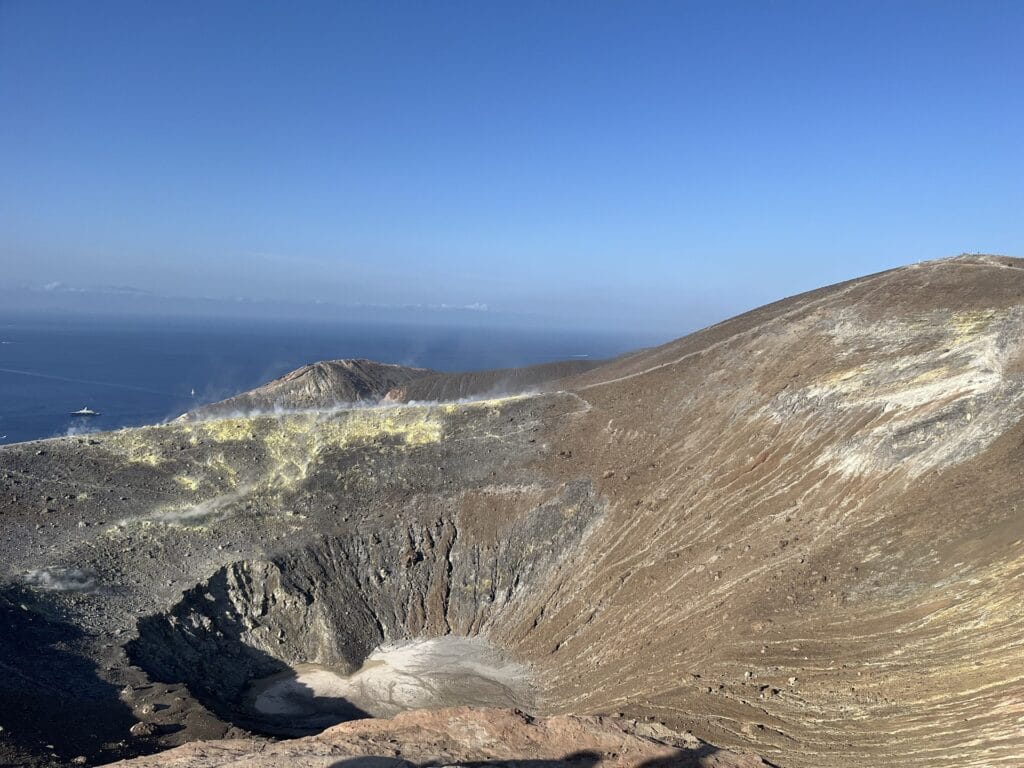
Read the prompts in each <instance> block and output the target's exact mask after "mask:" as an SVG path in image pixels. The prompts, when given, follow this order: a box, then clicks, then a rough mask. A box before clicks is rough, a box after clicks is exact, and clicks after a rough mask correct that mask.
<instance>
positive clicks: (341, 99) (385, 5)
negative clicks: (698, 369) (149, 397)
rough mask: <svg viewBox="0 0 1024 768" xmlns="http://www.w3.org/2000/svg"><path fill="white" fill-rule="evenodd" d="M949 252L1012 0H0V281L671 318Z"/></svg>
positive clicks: (1000, 214)
mask: <svg viewBox="0 0 1024 768" xmlns="http://www.w3.org/2000/svg"><path fill="white" fill-rule="evenodd" d="M964 251H984V252H998V253H1005V254H1009V255H1024V3H1021V2H984V1H982V2H978V1H972V2H959V3H957V2H943V1H942V0H927V1H926V2H912V1H910V0H887V1H886V2H865V1H863V0H860V1H858V2H849V3H842V2H769V1H767V0H766V1H764V2H750V3H738V2H710V1H709V2H683V1H682V0H679V1H678V2H668V3H659V2H643V1H630V2H625V1H623V2H599V1H598V0H585V1H582V2H529V1H526V0H516V1H515V2H507V3H500V2H478V1H476V0H474V1H472V2H445V1H438V2H408V3H405V2H378V1H376V0H374V1H372V2H371V1H367V2H341V1H333V0H332V2H322V3H316V2H301V3H295V2H255V1H253V0H247V1H246V2H227V1H218V0H201V1H198V0H197V1H194V2H183V1H182V0H174V2H160V3H158V2H139V1H137V0H133V1H131V2H105V1H104V0H90V1H89V2H71V1H68V2H50V1H49V0H0V267H2V269H0V288H6V289H8V290H10V289H18V290H19V291H23V290H24V287H31V288H35V289H39V288H41V287H42V286H45V285H49V286H50V288H51V291H53V290H57V291H58V292H59V291H60V290H66V291H69V290H77V289H83V288H89V289H91V288H96V287H102V286H127V287H131V288H133V289H140V290H143V291H152V292H154V293H156V294H160V295H166V296H191V297H212V298H215V299H220V298H224V299H229V298H235V297H245V298H248V299H275V300H281V301H286V302H293V303H296V302H297V303H300V304H301V303H304V302H317V301H319V302H328V303H332V302H335V303H342V304H348V303H371V304H381V305H390V304H429V305H441V304H446V305H456V306H462V305H486V306H487V308H488V311H489V312H491V313H495V312H499V313H505V312H507V313H514V314H522V315H532V316H538V315H540V316H550V317H551V318H552V322H582V323H592V324H594V325H595V326H624V327H626V326H628V327H635V328H644V329H656V330H658V331H664V332H666V333H667V334H668V335H672V334H674V333H682V332H685V331H688V330H691V329H692V328H694V327H695V326H699V325H703V324H706V323H707V322H711V321H714V320H717V319H720V318H722V317H724V316H727V315H730V314H733V313H735V312H738V311H741V310H743V309H746V308H749V307H752V306H755V305H758V304H761V303H764V302H767V301H770V300H773V299H776V298H779V297H782V296H785V295H789V294H793V293H796V292H799V291H801V290H805V289H809V288H813V287H816V286H818V285H821V284H825V283H829V282H835V281H837V280H840V279H844V278H847V277H853V276H856V275H859V274H863V273H867V272H872V271H877V270H879V269H884V268H887V267H891V266H896V265H899V264H904V263H908V262H912V261H918V260H921V259H928V258H937V257H941V256H947V255H953V254H956V253H960V252H964ZM56 283H59V284H60V285H59V286H56V285H54V284H56ZM100 296H101V298H100V301H101V302H102V301H103V299H102V294H101V295H100ZM467 314H469V313H467Z"/></svg>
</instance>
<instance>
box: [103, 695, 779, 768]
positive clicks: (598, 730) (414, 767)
mask: <svg viewBox="0 0 1024 768" xmlns="http://www.w3.org/2000/svg"><path fill="white" fill-rule="evenodd" d="M644 733H646V734H657V736H659V737H660V738H655V737H652V736H650V735H642V734H644ZM446 764H458V765H468V764H471V765H481V766H494V768H503V767H504V768H594V767H595V766H601V768H761V767H762V766H767V765H768V764H767V763H765V762H764V761H763V760H761V759H760V758H758V757H756V756H754V755H743V754H738V753H735V752H729V751H726V750H720V749H716V748H714V747H712V746H710V745H708V744H704V743H702V742H701V741H700V740H699V739H696V738H695V737H693V735H692V734H677V733H673V732H672V731H670V730H669V729H667V728H665V727H664V726H659V725H658V724H656V723H637V722H636V721H628V720H625V719H623V718H601V717H575V716H565V715H562V716H555V717H546V718H537V719H535V718H532V717H529V716H527V715H525V714H523V713H521V712H518V711H513V710H501V709H469V708H462V709H442V710H436V711H424V710H419V711H415V712H407V713H405V714H401V715H398V716H397V717H395V718H394V719H393V720H357V721H355V722H350V723H345V724H343V725H338V726H335V727H333V728H329V729H328V730H326V731H324V732H323V733H321V734H319V735H318V736H311V737H307V738H304V739H296V740H293V741H286V742H278V743H276V744H267V743H263V742H255V741H248V740H235V741H218V742H198V743H193V744H187V745H185V746H182V747H178V748H177V749H173V750H170V751H168V752H164V753H162V754H160V755H157V756H155V757H150V758H145V757H144V758H138V759H136V760H127V761H124V762H120V763H116V764H115V765H117V766H119V767H120V768H157V767H158V766H160V767H161V768H163V767H165V766H168V767H170V766H175V767H178V768H228V766H242V765H245V766H247V768H277V766H281V765H302V766H308V767H309V768H314V767H316V768H321V767H322V768H419V766H440V765H446Z"/></svg>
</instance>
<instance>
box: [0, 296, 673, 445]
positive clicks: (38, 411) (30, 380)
mask: <svg viewBox="0 0 1024 768" xmlns="http://www.w3.org/2000/svg"><path fill="white" fill-rule="evenodd" d="M658 341H661V339H655V338H652V337H650V336H640V335H635V334H634V335H630V334H612V333H596V332H585V331H550V330H511V329H509V330H501V329H495V328H457V327H447V326H444V327H442V326H422V325H417V326H412V325H386V324H375V325H362V324H358V323H341V322H339V323H335V324H329V323H323V322H321V323H300V322H289V321H274V322H253V321H252V320H237V321H236V320H225V319H217V320H210V321H201V320H197V319H167V318H159V319H157V318H145V319H140V318H124V317H121V318H97V317H88V316H81V317H71V316H61V317H45V318H44V317H39V316H32V315H24V316H3V315H0V444H5V443H13V442H21V441H25V440H34V439H38V438H44V437H54V436H58V435H65V434H75V433H81V432H86V431H95V430H106V429H116V428H118V427H125V426H138V425H142V424H155V423H159V422H161V421H165V420H167V419H169V418H174V417H175V416H177V415H179V414H181V413H183V412H184V411H186V410H188V409H190V408H193V407H195V406H197V405H200V404H202V403H208V402H214V401H216V400H220V399H223V398H225V397H228V396H230V395H233V394H236V393H238V392H242V391H244V390H246V389H251V388H252V387H255V386H257V385H259V384H262V383H263V382H266V381H268V380H270V379H273V378H275V377H277V376H280V375H282V374H284V373H286V372H288V371H290V370H293V369H295V368H298V367H299V366H301V365H304V364H305V363H309V362H314V361H317V360H325V359H332V358H344V357H363V358H369V359H371V360H379V361H381V362H390V363H401V364H404V365H416V366H423V367H426V368H435V369H438V370H443V371H460V370H478V369H484V368H500V367H511V366H520V365H530V364H534V363H543V362H550V361H552V360H562V359H567V358H570V357H574V356H576V357H583V356H588V357H593V358H605V357H613V356H615V355H618V354H621V353H623V352H627V351H629V350H632V349H636V348H638V347H641V346H648V345H651V344H654V343H657V342H658ZM193 390H195V395H194V396H193V395H192V394H191V392H192V391H193ZM82 407H89V408H91V409H93V410H95V411H99V412H100V414H101V415H100V416H96V417H93V418H75V417H71V416H70V415H69V414H70V412H71V411H75V410H78V409H79V408H82Z"/></svg>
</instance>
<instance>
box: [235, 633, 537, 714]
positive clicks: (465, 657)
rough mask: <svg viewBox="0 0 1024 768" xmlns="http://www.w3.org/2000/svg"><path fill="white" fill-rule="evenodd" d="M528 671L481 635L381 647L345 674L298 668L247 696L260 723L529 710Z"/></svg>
mask: <svg viewBox="0 0 1024 768" xmlns="http://www.w3.org/2000/svg"><path fill="white" fill-rule="evenodd" d="M531 687H532V686H531V682H530V675H529V669H528V668H527V667H526V666H524V665H522V664H518V663H516V662H514V661H511V660H509V659H507V658H506V657H505V656H504V655H502V654H501V653H499V652H498V651H497V650H495V649H494V648H493V647H492V646H491V645H490V644H489V643H488V642H487V641H486V640H485V639H484V638H482V637H454V636H445V637H434V638H425V639H418V640H411V641H405V642H401V643H388V644H385V645H382V646H380V647H379V648H377V649H376V650H374V651H373V652H372V653H371V654H370V655H369V656H368V657H367V658H366V661H365V662H364V663H363V665H362V666H361V667H360V668H359V669H357V670H356V671H355V672H352V673H351V674H346V672H345V670H341V669H338V668H332V667H327V666H322V665H318V664H297V665H295V666H293V667H292V668H291V669H289V670H287V671H285V672H281V673H278V674H275V675H272V676H270V677H266V678H262V679H259V680H255V681H254V682H253V683H252V684H251V686H250V688H249V690H248V692H247V696H246V703H247V706H248V707H249V708H250V710H251V711H252V712H253V714H255V715H257V716H258V717H259V718H261V719H263V720H274V721H278V720H279V721H280V722H281V723H282V724H285V723H287V724H289V725H291V726H293V727H294V726H296V725H299V726H302V727H318V726H324V727H325V726H327V725H331V724H333V723H336V722H338V721H339V720H347V719H355V718H359V717H367V716H369V717H393V716H394V715H396V714H398V713H399V712H405V711H408V710H412V709H437V708H442V707H451V706H474V707H514V708H515V707H518V708H532V707H533V706H535V705H536V701H535V698H534V696H533V695H532V692H531Z"/></svg>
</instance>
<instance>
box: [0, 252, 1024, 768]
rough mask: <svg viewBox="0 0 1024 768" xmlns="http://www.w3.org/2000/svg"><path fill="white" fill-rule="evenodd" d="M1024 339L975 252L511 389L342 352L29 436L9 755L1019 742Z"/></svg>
mask: <svg viewBox="0 0 1024 768" xmlns="http://www.w3.org/2000/svg"><path fill="white" fill-rule="evenodd" d="M1022 331H1024V262H1022V261H1020V260H1017V259H1010V258H1005V257H997V256H981V255H968V256H962V257H958V258H954V259H947V260H940V261H932V262H925V263H921V264H915V265H912V266H909V267H905V268H901V269H896V270H892V271H888V272H883V273H879V274H875V275H870V276H867V277H862V278H858V279H855V280H851V281H849V282H846V283H842V284H839V285H834V286H830V287H827V288H822V289H819V290H816V291H812V292H810V293H806V294H802V295H800V296H796V297H793V298H790V299H786V300H784V301H780V302H777V303H774V304H771V305H768V306H765V307H762V308H759V309H756V310H754V311H752V312H749V313H747V314H744V315H741V316H739V317H736V318H733V319H731V320H727V321H725V322H722V323H719V324H717V325H715V326H712V327H710V328H707V329H704V330H702V331H699V332H697V333H695V334H692V335H690V336H687V337H685V338H682V339H679V340H677V341H674V342H672V343H670V344H666V345H664V346H661V347H658V348H654V349H649V350H641V351H639V352H636V353H634V354H630V355H626V356H623V357H621V358H618V359H616V360H613V361H609V362H606V363H604V364H601V365H599V366H596V367H593V368H591V369H587V370H572V371H565V372H564V373H559V374H558V375H557V376H549V375H547V374H545V375H543V376H541V377H539V378H537V377H534V378H533V379H532V381H531V383H529V384H522V385H515V384H512V385H507V386H503V387H502V394H501V395H500V396H494V397H490V398H488V395H487V391H486V390H483V391H481V389H480V386H481V385H479V384H478V383H477V381H478V380H476V379H474V376H476V375H472V376H470V375H467V376H468V378H463V379H461V381H463V382H464V386H463V388H462V389H458V388H457V387H456V386H455V385H454V384H451V382H452V381H458V380H459V379H450V378H449V379H446V378H444V377H446V376H451V375H450V374H435V373H425V372H424V373H417V374H415V375H411V374H408V370H409V369H398V368H395V369H393V368H392V367H388V366H378V365H377V364H372V363H362V362H360V363H358V366H359V367H360V371H357V373H359V376H360V377H363V378H365V379H367V380H369V379H373V380H374V381H375V382H379V385H377V386H376V389H373V391H372V393H371V396H372V397H374V398H376V397H380V396H382V395H381V392H383V396H386V395H387V393H388V392H390V391H392V390H394V389H399V390H405V393H404V394H403V395H401V396H397V397H395V398H393V399H397V400H403V401H409V400H445V399H451V400H454V399H457V398H462V397H465V396H466V393H469V394H472V395H475V396H476V397H477V399H475V400H471V401H468V402H447V403H446V402H438V403H434V404H419V405H416V404H407V405H391V406H389V407H371V408H367V407H362V408H356V409H345V408H337V407H334V406H331V407H329V408H324V409H318V407H317V406H319V405H321V404H322V402H323V401H319V400H317V399H316V396H314V395H315V393H316V391H317V387H318V386H319V385H318V384H307V383H306V382H316V381H320V378H318V377H320V376H321V375H322V372H323V371H324V370H325V368H326V370H328V371H333V372H334V373H331V374H330V375H331V376H334V375H335V373H338V368H337V366H339V365H340V366H341V367H342V368H344V367H345V365H348V366H349V368H347V369H346V370H347V371H349V372H353V371H355V369H356V366H357V363H352V362H350V363H346V364H336V363H329V364H322V365H321V366H314V367H313V368H312V369H304V371H305V372H303V371H300V372H297V373H296V374H291V376H292V377H293V378H292V379H290V380H289V381H291V382H294V381H299V382H300V385H299V387H298V389H299V391H300V392H304V393H307V394H308V393H313V394H310V395H309V397H308V398H307V399H306V400H302V401H301V402H300V401H290V402H285V403H278V402H277V401H275V400H274V399H273V397H270V400H269V401H267V404H269V406H270V408H274V407H277V406H278V405H280V406H281V407H282V408H284V409H285V410H287V409H290V408H293V407H295V406H296V405H300V406H301V403H302V402H305V403H307V406H305V407H303V409H302V410H298V411H296V412H294V413H287V412H285V413H280V414H276V415H274V414H266V415H232V416H222V417H219V416H218V414H217V413H212V412H211V413H208V414H206V415H204V416H203V418H194V417H192V418H190V419H186V420H182V421H176V422H172V423H170V424H165V425H160V426H154V427H144V428H139V429H127V430H121V431H118V432H111V433H105V434H100V435H93V436H88V437H81V438H74V437H69V438H57V439H54V440H47V441H37V442H34V443H23V444H19V445H13V446H6V447H3V448H0V480H2V489H0V528H2V535H0V562H3V563H5V568H6V573H5V576H6V581H5V583H4V586H3V587H2V589H0V613H2V614H3V622H2V623H0V627H2V629H0V665H2V666H3V669H4V672H5V674H3V675H2V676H0V713H2V714H0V725H3V726H4V730H3V731H2V732H0V740H2V741H0V763H11V764H16V765H17V764H22V765H53V764H62V763H71V761H72V760H74V759H75V758H76V757H77V756H81V757H82V758H84V759H85V760H86V761H87V762H89V763H102V762H105V761H110V760H115V759H117V758H131V757H133V756H136V755H138V756H139V757H137V758H136V759H135V760H134V762H132V761H130V762H128V763H125V765H132V766H135V767H136V768H138V767H139V766H149V765H158V764H159V765H170V764H173V765H177V766H191V767H192V768H198V767H199V766H226V765H241V764H243V763H244V764H246V765H253V766H262V765H267V766H269V765H273V764H275V760H276V761H278V764H280V761H281V760H286V761H290V763H292V764H296V765H299V764H301V765H308V766H342V765H346V764H347V765H350V766H351V767H352V768H356V766H359V765H369V764H370V763H368V762H366V761H352V762H349V761H347V758H350V757H355V756H366V755H374V756H377V757H380V758H381V760H382V761H376V762H373V765H390V766H399V765H440V764H453V763H458V762H466V761H474V760H475V761H490V764H492V765H510V764H511V763H509V761H511V760H513V759H515V758H519V759H523V760H544V761H553V762H550V763H538V764H545V765H558V764H565V765H602V766H605V765H607V766H626V765H629V766H640V765H643V766H646V767H647V768H654V767H655V766H669V765H699V766H705V767H707V766H753V765H763V764H765V761H768V762H770V763H771V764H775V765H779V766H784V767H785V768H823V767H824V768H830V767H834V768H854V767H855V766H856V767H858V768H859V767H861V766H864V765H886V766H906V767H907V768H910V767H912V766H913V767H917V766H922V767H923V766H929V768H931V767H933V766H950V767H951V768H952V766H956V768H965V767H966V766H995V765H1006V766H1010V765H1019V764H1021V763H1024V728H1022V722H1024V721H1022V717H1024V709H1022V706H1024V705H1022V701H1021V691H1022V690H1024V602H1022V601H1021V599H1020V595H1021V587H1022V585H1024V514H1022V513H1021V511H1020V510H1021V509H1022V508H1024V465H1022V463H1021V461H1020V457H1021V450H1022V446H1024V427H1022V424H1021V415H1022V398H1024V348H1022V338H1024V333H1022ZM317 371H319V372H317ZM323 375H327V374H323ZM345 375H346V376H347V375H348V374H347V373H346V374H345ZM437 376H440V377H441V378H436V377H437ZM341 378H343V377H341V376H340V375H339V378H337V379H331V381H336V380H340V379H341ZM363 378H361V379H360V380H363ZM494 378H495V380H497V379H499V378H500V379H502V380H503V381H505V380H508V379H509V377H508V376H507V375H506V374H505V373H503V374H500V375H495V377H494ZM526 378H528V377H526ZM286 379H288V377H285V379H283V380H281V381H282V382H283V381H285V380H286ZM431 380H432V381H433V384H432V385H431V387H430V388H429V391H430V392H436V393H439V394H444V395H447V397H440V396H437V397H433V396H431V397H418V396H417V397H414V396H412V395H410V394H409V392H411V391H412V390H414V389H415V387H416V386H417V382H424V381H431ZM524 380H525V378H524ZM445 382H448V383H447V384H445ZM273 386H275V385H268V388H263V390H262V391H263V392H264V395H265V394H266V393H267V392H268V391H270V389H269V388H272V387H273ZM334 386H335V385H334V384H333V383H332V384H330V386H329V387H327V389H328V390H331V393H330V398H329V399H330V400H331V402H332V403H336V395H335V394H334V390H333V389H332V388H333V387H334ZM354 386H355V385H354ZM385 386H386V387H387V388H388V389H387V390H384V387H385ZM517 388H518V389H521V390H523V391H524V393H523V394H515V392H516V391H517ZM527 390H528V392H527ZM260 391H261V390H257V392H260ZM264 395H260V396H261V397H263V396H264ZM291 396H292V395H291V394H290V395H289V397H291ZM241 397H243V398H245V397H246V396H241ZM250 397H251V398H253V399H250V400H248V401H244V400H243V402H245V403H250V404H255V405H257V408H256V409H255V410H259V409H260V408H263V407H265V406H264V404H263V401H259V402H257V401H256V400H255V396H253V395H251V394H250ZM268 397H269V395H268ZM303 397H306V395H305V394H304V395H303ZM346 399H348V398H347V396H346ZM239 410H240V411H243V412H247V411H248V410H249V408H248V405H247V406H246V407H245V408H242V409H239ZM451 639H454V640H457V641H458V642H460V643H472V644H475V645H474V647H475V648H477V651H474V653H476V652H478V653H479V658H480V659H481V661H480V662H479V663H478V664H477V666H476V667H474V669H476V672H472V673H465V672H464V671H460V672H458V673H456V672H454V671H452V670H453V669H454V667H451V666H448V665H449V664H450V662H449V661H445V658H446V657H445V650H444V648H445V647H444V643H445V642H448V641H449V640H451ZM423 648H430V649H433V650H431V651H430V652H429V653H427V652H425V651H422V650H421V649H423ZM379 659H388V661H387V662H386V663H387V664H390V665H391V666H390V667H388V668H387V670H382V668H381V666H380V664H381V663H384V662H379V663H378V662H376V661H374V660H379ZM368 661H374V664H376V666H374V664H367V662H368ZM374 670H375V671H374ZM388 670H390V671H388ZM446 670H447V671H446ZM385 672H386V673H387V674H386V675H385V677H384V678H383V679H384V681H385V685H386V686H387V685H390V683H389V682H388V681H391V682H392V683H394V685H393V686H391V688H390V689H389V690H391V691H392V693H393V694H394V695H397V696H398V699H395V698H394V696H392V694H387V695H378V694H377V693H375V691H377V690H378V689H377V688H375V686H376V685H377V682H378V681H380V680H381V679H382V678H381V677H380V675H381V674H384V673H385ZM387 675H392V676H391V677H387ZM439 681H440V682H439ZM339 685H341V686H348V687H347V688H343V689H344V690H346V691H348V690H354V691H357V693H358V695H359V696H361V697H363V698H359V699H358V700H359V701H360V702H361V706H360V707H359V708H358V709H359V711H354V709H353V707H354V704H353V701H355V699H354V698H352V699H349V698H346V697H344V696H342V697H339V696H338V695H333V694H331V693H330V691H337V690H342V689H339V688H338V686H339ZM282 686H283V687H282ZM289 686H290V687H289ZM331 686H334V687H333V688H332V687H331ZM303 690H305V691H306V693H305V694H303ZM318 690H320V691H324V692H326V693H321V694H316V691H318ZM268 691H269V692H271V693H272V694H273V695H272V696H269V698H268ZM310 691H312V693H310ZM314 694H315V695H314ZM304 696H305V698H304ZM388 696H392V698H391V699H389V698H388ZM399 699H400V700H401V701H403V702H411V703H412V704H411V705H410V706H407V707H404V709H405V710H406V711H402V712H399V713H398V714H394V713H393V711H392V710H389V707H390V706H391V705H392V704H394V702H395V701H398V700H399ZM421 704H422V706H421ZM374 713H378V715H377V717H376V718H374V719H351V718H353V717H355V718H359V717H364V716H365V715H373V714H374ZM327 717H333V718H334V720H335V721H338V720H348V721H347V722H342V723H341V724H340V725H335V726H333V727H331V728H328V729H327V730H326V731H323V732H322V733H321V732H320V730H321V728H322V727H323V726H324V724H325V723H324V720H323V718H327ZM271 736H274V737H280V736H293V737H295V736H297V737H298V738H292V739H291V740H287V741H268V738H270V737H271ZM47 745H52V749H51V748H50V747H49V746H47ZM510 745H511V746H510ZM168 747H176V749H174V750H172V751H170V752H165V753H161V754H159V755H158V756H152V757H146V756H145V755H147V754H150V753H154V752H156V751H158V750H161V749H166V748H168ZM384 758H386V760H384Z"/></svg>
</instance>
